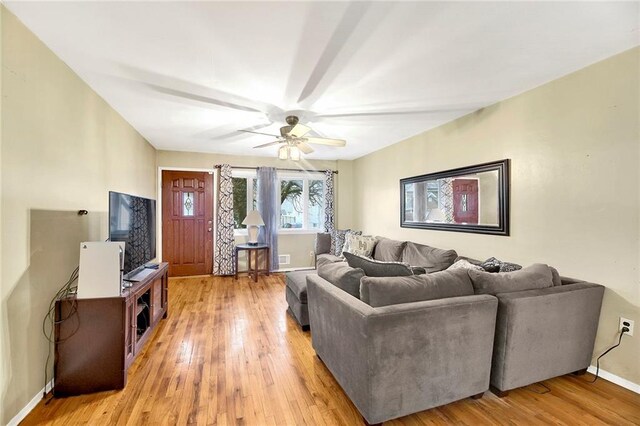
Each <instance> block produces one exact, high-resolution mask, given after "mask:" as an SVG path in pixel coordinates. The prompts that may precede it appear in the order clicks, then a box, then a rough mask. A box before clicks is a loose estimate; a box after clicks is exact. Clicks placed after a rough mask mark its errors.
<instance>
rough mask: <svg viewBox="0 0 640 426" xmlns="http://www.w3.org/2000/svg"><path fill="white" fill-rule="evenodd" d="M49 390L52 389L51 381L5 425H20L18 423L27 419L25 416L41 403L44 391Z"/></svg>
mask: <svg viewBox="0 0 640 426" xmlns="http://www.w3.org/2000/svg"><path fill="white" fill-rule="evenodd" d="M51 389H53V379H52V380H51V381H50V382H49V383H47V385H46V386H45V387H44V388H42V389H41V390H40V392H38V393H37V394H36V395H35V396H34V397H33V398H32V399H31V401H29V403H28V404H27V405H25V406H24V408H23V409H22V410H20V412H19V413H18V414H16V415H15V416H14V417H13V418H12V419H11V420H9V423H7V426H18V424H20V422H21V421H22V420H24V418H25V417H27V415H28V414H29V413H30V412H31V410H33V409H34V408H35V406H36V405H38V403H39V402H40V401H42V398H43V395H44V393H45V391H46V392H49V391H51Z"/></svg>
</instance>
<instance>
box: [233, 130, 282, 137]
mask: <svg viewBox="0 0 640 426" xmlns="http://www.w3.org/2000/svg"><path fill="white" fill-rule="evenodd" d="M238 132H243V133H255V134H256V135H265V136H273V137H274V138H279V137H280V135H272V134H271V133H262V132H254V131H253V130H244V129H242V130H238Z"/></svg>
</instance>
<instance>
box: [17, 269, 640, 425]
mask: <svg viewBox="0 0 640 426" xmlns="http://www.w3.org/2000/svg"><path fill="white" fill-rule="evenodd" d="M169 292H170V293H169V294H170V296H169V299H170V305H169V317H168V318H167V319H166V320H164V321H163V322H162V323H161V324H160V325H159V326H158V330H157V331H156V333H155V335H154V336H152V338H151V339H150V341H149V342H148V343H147V345H146V347H145V350H144V352H143V353H142V354H140V356H139V357H138V358H137V360H136V361H135V363H134V364H133V365H132V367H131V369H130V371H129V383H128V384H127V386H126V388H125V389H124V390H123V391H118V392H102V393H98V394H92V395H84V396H78V397H71V398H65V399H50V400H48V401H47V403H45V401H42V402H40V403H39V404H38V406H37V407H36V408H35V409H34V410H33V411H32V412H31V413H30V414H29V416H28V417H27V418H26V419H25V420H24V422H23V423H22V424H24V425H36V424H52V425H62V424H89V425H102V424H109V425H115V424H118V425H124V424H128V425H139V424H170V425H172V424H179V425H183V424H192V423H193V424H202V425H205V424H246V425H284V424H286V425H294V424H295V425H301V424H308V425H312V424H318V425H325V424H326V425H333V424H339V425H343V424H354V425H355V424H362V420H361V417H360V415H359V414H358V412H357V410H356V409H355V407H354V406H353V404H352V403H351V401H350V400H349V399H348V398H347V396H346V395H345V394H344V393H343V392H342V390H341V389H340V386H339V385H338V384H337V382H336V381H335V380H334V379H333V377H332V376H331V374H330V373H329V371H328V370H327V369H326V367H325V366H324V365H323V364H322V362H320V360H319V359H318V358H317V357H316V356H315V353H314V351H313V349H312V347H311V338H310V334H309V333H308V332H302V331H301V330H300V328H299V327H298V326H297V325H296V323H295V321H294V320H293V319H292V318H291V317H290V316H289V315H288V314H286V312H285V311H286V307H287V305H286V302H285V300H284V279H283V276H282V275H272V276H270V277H264V276H261V277H260V278H259V280H258V282H257V283H254V282H253V281H252V280H251V279H249V278H240V279H239V280H238V281H234V280H233V278H213V277H194V278H181V279H171V280H170V283H169ZM592 378H593V376H592V375H590V374H587V375H584V376H565V377H560V378H556V379H552V380H547V381H545V382H544V384H545V385H546V386H547V387H548V388H549V389H550V390H551V391H550V392H548V393H544V394H543V393H542V392H544V391H545V389H544V388H543V386H541V385H532V386H529V387H527V388H524V389H518V390H515V391H512V392H511V393H510V394H509V396H508V397H506V398H503V399H499V398H497V397H496V396H495V395H493V394H491V393H490V392H486V393H485V395H484V397H483V398H482V399H471V398H468V399H465V400H463V401H458V402H455V403H453V404H449V405H446V406H444V407H439V408H435V409H431V410H428V411H423V412H421V413H418V414H414V415H411V416H407V417H403V418H400V419H397V420H394V421H390V422H387V423H385V424H388V425H391V424H393V425H421V424H428V425H430V424H465V425H480V424H491V425H493V424H527V425H529V424H533V425H546V424H552V423H554V424H588V425H595V424H615V425H631V424H640V395H637V394H635V393H633V392H631V391H628V390H626V389H623V388H621V387H619V386H616V385H614V384H612V383H609V382H607V381H605V380H602V379H600V380H598V381H597V382H596V383H595V384H589V383H587V381H588V380H591V379H592Z"/></svg>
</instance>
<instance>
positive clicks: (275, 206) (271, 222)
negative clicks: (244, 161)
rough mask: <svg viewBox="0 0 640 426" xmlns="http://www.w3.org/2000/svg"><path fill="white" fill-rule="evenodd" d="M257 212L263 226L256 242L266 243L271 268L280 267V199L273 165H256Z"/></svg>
mask: <svg viewBox="0 0 640 426" xmlns="http://www.w3.org/2000/svg"><path fill="white" fill-rule="evenodd" d="M257 174H258V212H259V213H260V216H262V220H263V221H264V226H261V227H260V233H259V234H258V242H260V243H261V244H268V245H269V248H270V253H271V270H272V271H276V270H278V269H279V268H280V262H279V260H278V226H279V225H280V223H279V222H280V200H279V199H278V193H279V191H278V185H279V182H278V172H277V171H276V169H274V168H273V167H258V172H257Z"/></svg>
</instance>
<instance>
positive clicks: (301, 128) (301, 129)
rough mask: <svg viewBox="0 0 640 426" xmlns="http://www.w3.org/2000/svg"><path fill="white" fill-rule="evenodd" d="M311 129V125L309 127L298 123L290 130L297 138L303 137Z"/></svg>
mask: <svg viewBox="0 0 640 426" xmlns="http://www.w3.org/2000/svg"><path fill="white" fill-rule="evenodd" d="M310 131H311V128H310V127H307V126H305V125H303V124H299V123H298V124H296V125H295V126H294V128H293V129H291V131H290V132H289V134H290V135H291V136H295V137H296V138H301V137H303V136H304V135H306V134H307V133H309V132H310Z"/></svg>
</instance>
